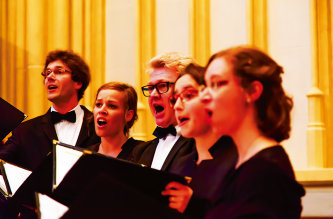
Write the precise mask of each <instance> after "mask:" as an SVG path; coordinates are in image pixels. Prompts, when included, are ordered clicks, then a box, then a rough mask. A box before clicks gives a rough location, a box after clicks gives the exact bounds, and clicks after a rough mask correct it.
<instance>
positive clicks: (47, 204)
mask: <svg viewBox="0 0 333 219" xmlns="http://www.w3.org/2000/svg"><path fill="white" fill-rule="evenodd" d="M37 197H38V199H39V212H40V219H58V218H60V217H62V216H63V215H64V214H65V213H66V212H67V211H68V207H67V206H65V205H63V204H61V203H59V202H57V201H55V200H53V199H52V198H50V197H48V196H47V195H43V194H40V193H37Z"/></svg>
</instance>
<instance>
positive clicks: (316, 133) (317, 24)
mask: <svg viewBox="0 0 333 219" xmlns="http://www.w3.org/2000/svg"><path fill="white" fill-rule="evenodd" d="M331 4H332V1H330V0H324V1H322V0H312V1H311V21H312V22H311V25H312V42H313V44H312V74H311V81H312V82H311V89H310V91H309V92H308V94H307V97H308V106H309V108H308V110H309V123H308V128H307V144H308V145H307V148H308V151H307V152H308V166H309V167H311V168H326V167H333V161H332V159H331V158H332V156H333V148H332V147H333V135H332V134H331V133H332V132H333V124H332V123H333V115H332V111H333V96H332V95H333V88H332V86H333V76H332V73H333V63H332V59H333V56H332V51H333V47H332V43H333V40H332V24H331V22H332V12H331V9H332V8H331Z"/></svg>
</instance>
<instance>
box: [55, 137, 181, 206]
mask: <svg viewBox="0 0 333 219" xmlns="http://www.w3.org/2000/svg"><path fill="white" fill-rule="evenodd" d="M57 147H66V148H69V149H71V150H79V151H82V152H83V153H82V155H81V156H80V157H79V159H78V160H77V162H76V163H75V164H74V166H73V167H72V168H71V169H70V170H69V171H68V173H67V174H66V175H65V176H64V178H63V180H62V181H61V182H60V183H59V184H58V183H57V180H56V179H57V175H56V173H57V168H59V165H61V164H59V163H57V162H56V158H55V157H56V156H59V154H57V153H55V151H56V150H57ZM59 151H61V150H59ZM59 151H58V152H59ZM53 156H54V158H53V165H54V166H53V189H54V190H53V194H52V196H53V198H54V199H55V200H57V201H59V202H61V203H63V204H65V205H67V206H70V204H71V203H72V202H73V201H74V200H75V199H76V198H77V197H78V195H79V194H80V192H82V191H83V190H84V189H85V187H86V186H87V185H89V184H91V183H93V182H94V180H95V179H96V178H97V177H98V176H100V175H103V174H104V175H107V176H108V177H110V178H112V179H115V180H117V181H119V182H121V183H123V184H124V185H126V186H130V187H132V188H133V189H136V190H138V191H140V192H143V193H144V194H146V195H149V196H150V197H153V198H154V199H156V200H157V201H161V202H163V203H165V204H167V203H168V199H167V197H164V196H162V195H161V191H162V190H163V189H164V188H165V186H166V185H167V184H168V183H169V182H171V181H177V182H180V183H183V184H186V183H187V182H186V179H185V178H184V177H181V176H178V175H175V174H171V173H167V172H163V171H159V170H155V169H151V168H149V167H143V166H141V165H138V164H134V163H131V162H128V161H125V160H120V159H115V158H112V157H109V156H104V155H102V154H98V153H95V152H90V151H89V152H88V151H83V150H80V149H77V148H76V147H71V146H68V145H65V144H62V143H60V142H56V143H55V144H54V151H53ZM96 192H103V191H100V190H99V189H98V188H96Z"/></svg>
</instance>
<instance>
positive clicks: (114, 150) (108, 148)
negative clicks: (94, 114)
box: [98, 133, 128, 157]
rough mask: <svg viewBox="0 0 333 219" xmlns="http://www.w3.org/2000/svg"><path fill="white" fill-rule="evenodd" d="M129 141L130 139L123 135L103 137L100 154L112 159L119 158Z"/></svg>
mask: <svg viewBox="0 0 333 219" xmlns="http://www.w3.org/2000/svg"><path fill="white" fill-rule="evenodd" d="M127 139H128V137H126V136H125V134H123V133H122V134H119V135H117V136H112V137H111V136H108V137H101V144H100V146H99V150H98V152H99V153H101V154H104V155H108V156H110V157H117V156H118V154H119V153H120V152H121V147H122V146H123V144H124V143H125V142H126V141H127Z"/></svg>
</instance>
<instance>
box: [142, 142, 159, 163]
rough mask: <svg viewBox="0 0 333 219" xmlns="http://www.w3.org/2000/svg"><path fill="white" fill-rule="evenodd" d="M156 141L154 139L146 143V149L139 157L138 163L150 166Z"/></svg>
mask: <svg viewBox="0 0 333 219" xmlns="http://www.w3.org/2000/svg"><path fill="white" fill-rule="evenodd" d="M158 141H159V140H158V138H155V139H153V140H151V141H150V142H148V143H147V145H146V146H145V148H146V149H145V150H144V152H142V154H143V156H141V158H140V159H139V161H138V163H140V164H144V165H146V166H149V167H150V166H151V164H152V162H153V158H154V154H155V151H156V147H157V144H158Z"/></svg>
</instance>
